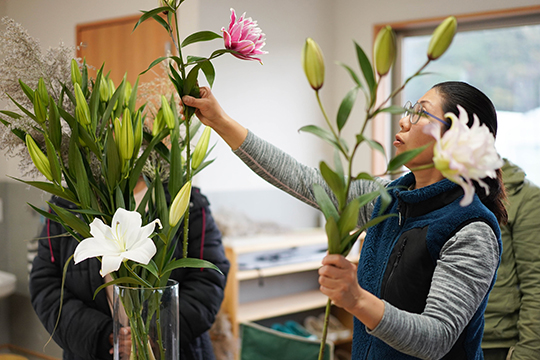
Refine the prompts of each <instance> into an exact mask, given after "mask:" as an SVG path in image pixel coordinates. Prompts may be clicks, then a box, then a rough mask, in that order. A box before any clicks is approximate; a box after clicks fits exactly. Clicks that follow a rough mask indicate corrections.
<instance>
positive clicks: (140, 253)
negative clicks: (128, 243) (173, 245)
mask: <svg viewBox="0 0 540 360" xmlns="http://www.w3.org/2000/svg"><path fill="white" fill-rule="evenodd" d="M156 251H157V249H156V245H155V244H154V242H153V241H152V240H150V239H148V241H144V242H141V244H139V246H138V247H137V248H136V249H133V250H128V251H126V252H125V253H123V254H122V256H123V257H125V258H126V259H129V260H133V261H135V262H138V263H140V264H145V265H146V264H148V263H149V262H150V260H151V259H152V257H153V256H154V255H155V254H156Z"/></svg>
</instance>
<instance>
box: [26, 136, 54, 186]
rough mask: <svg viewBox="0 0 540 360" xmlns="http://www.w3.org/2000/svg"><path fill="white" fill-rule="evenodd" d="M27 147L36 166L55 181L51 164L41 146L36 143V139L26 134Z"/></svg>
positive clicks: (48, 178) (50, 179)
mask: <svg viewBox="0 0 540 360" xmlns="http://www.w3.org/2000/svg"><path fill="white" fill-rule="evenodd" d="M26 147H27V148H28V152H29V153H30V157H31V158H32V162H33V163H34V165H35V166H36V168H37V169H38V170H39V171H40V172H41V173H42V174H43V175H45V177H46V178H47V180H49V181H53V176H52V173H51V164H50V163H49V159H48V158H47V156H46V155H45V154H44V153H43V152H42V151H41V149H40V148H39V146H38V145H37V144H36V142H35V141H34V139H33V138H32V137H31V136H30V135H28V134H26Z"/></svg>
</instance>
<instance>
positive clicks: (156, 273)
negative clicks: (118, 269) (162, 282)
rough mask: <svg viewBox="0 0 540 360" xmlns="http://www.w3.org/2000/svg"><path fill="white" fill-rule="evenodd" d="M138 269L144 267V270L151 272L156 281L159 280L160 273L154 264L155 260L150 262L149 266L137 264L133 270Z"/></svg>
mask: <svg viewBox="0 0 540 360" xmlns="http://www.w3.org/2000/svg"><path fill="white" fill-rule="evenodd" d="M136 267H142V268H144V269H146V270H148V272H150V274H152V275H154V276H155V277H156V279H159V271H158V268H157V265H156V263H155V262H154V260H150V262H149V263H148V264H147V265H145V264H139V263H137V264H135V266H133V268H136Z"/></svg>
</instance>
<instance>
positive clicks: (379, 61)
mask: <svg viewBox="0 0 540 360" xmlns="http://www.w3.org/2000/svg"><path fill="white" fill-rule="evenodd" d="M373 56H374V60H375V61H374V62H375V69H376V70H377V73H378V74H379V76H383V75H386V74H388V72H389V71H390V68H391V67H392V65H393V64H394V61H395V60H396V36H395V34H394V30H392V27H391V26H385V27H384V28H382V29H381V30H380V31H379V33H378V34H377V38H376V39H375V44H374V46H373Z"/></svg>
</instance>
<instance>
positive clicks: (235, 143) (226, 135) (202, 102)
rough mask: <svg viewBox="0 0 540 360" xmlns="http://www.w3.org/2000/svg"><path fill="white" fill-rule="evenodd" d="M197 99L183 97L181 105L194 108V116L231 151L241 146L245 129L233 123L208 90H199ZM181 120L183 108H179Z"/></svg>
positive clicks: (206, 88) (202, 88) (205, 88)
mask: <svg viewBox="0 0 540 360" xmlns="http://www.w3.org/2000/svg"><path fill="white" fill-rule="evenodd" d="M200 95H201V97H200V98H199V99H197V98H194V97H192V96H187V95H186V96H184V97H183V98H182V103H181V104H180V105H183V104H185V105H186V106H191V107H194V108H195V109H196V110H195V115H197V118H199V120H200V121H201V122H202V123H203V124H204V125H206V126H210V127H211V128H212V129H214V131H215V132H216V133H218V135H219V136H221V137H222V138H223V140H225V142H226V143H227V144H229V146H230V147H231V149H233V150H236V149H238V148H239V147H240V145H242V143H243V142H244V140H245V139H246V136H247V133H248V131H247V129H246V128H244V127H243V126H242V125H240V124H239V123H237V122H236V121H234V120H233V119H232V118H231V117H230V116H229V115H227V114H226V113H225V111H223V109H222V108H221V106H220V105H219V103H218V101H217V99H216V98H215V97H214V95H213V94H212V91H211V90H210V88H208V87H206V86H203V87H201V88H200ZM180 113H181V114H182V119H184V120H185V118H184V115H183V114H184V107H183V106H181V107H180Z"/></svg>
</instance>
